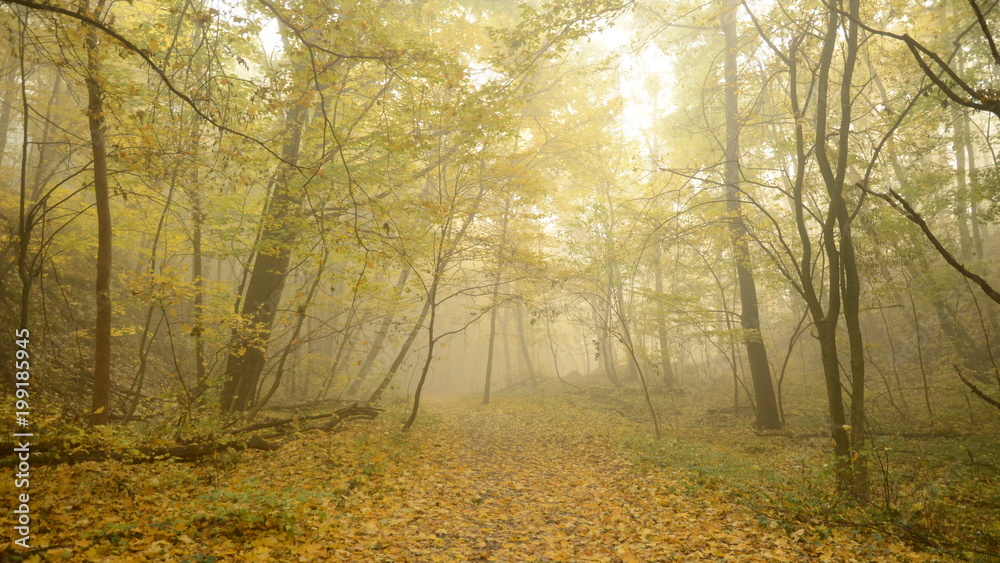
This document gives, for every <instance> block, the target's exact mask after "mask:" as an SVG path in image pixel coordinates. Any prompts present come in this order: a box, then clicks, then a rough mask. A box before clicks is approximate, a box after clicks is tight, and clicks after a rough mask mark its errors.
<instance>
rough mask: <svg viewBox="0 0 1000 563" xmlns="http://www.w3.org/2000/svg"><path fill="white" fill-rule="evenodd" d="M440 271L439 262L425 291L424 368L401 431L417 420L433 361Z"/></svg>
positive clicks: (407, 428)
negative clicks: (429, 285) (427, 313)
mask: <svg viewBox="0 0 1000 563" xmlns="http://www.w3.org/2000/svg"><path fill="white" fill-rule="evenodd" d="M442 270H443V268H441V266H440V262H439V266H438V269H437V271H435V272H434V280H433V281H432V282H431V287H430V289H429V290H428V291H427V303H428V304H429V305H430V307H429V310H430V314H429V316H428V319H427V358H425V359H424V366H423V368H422V369H421V370H420V380H419V381H417V389H416V391H415V392H414V393H413V408H412V409H410V417H409V418H407V419H406V424H404V425H403V430H404V431H406V430H409V429H410V427H411V426H413V423H414V422H416V420H417V413H418V412H419V411H420V396H421V394H422V393H423V390H424V383H426V382H427V373H428V372H429V371H430V368H431V360H432V359H434V345H435V344H436V343H437V340H436V337H435V335H434V321H435V320H436V318H437V290H438V283H439V281H440V279H441V275H442Z"/></svg>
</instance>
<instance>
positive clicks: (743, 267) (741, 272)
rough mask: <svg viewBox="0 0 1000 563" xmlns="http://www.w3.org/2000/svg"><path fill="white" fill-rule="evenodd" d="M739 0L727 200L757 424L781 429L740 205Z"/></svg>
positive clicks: (732, 5)
mask: <svg viewBox="0 0 1000 563" xmlns="http://www.w3.org/2000/svg"><path fill="white" fill-rule="evenodd" d="M737 6H738V3H737V2H734V1H733V0H725V7H724V11H723V14H722V29H723V33H724V35H725V39H726V54H725V76H726V87H725V91H726V170H725V175H726V202H727V208H728V211H729V214H730V216H731V217H730V222H729V229H730V233H731V236H732V239H733V243H732V248H733V255H734V258H735V261H736V277H737V280H738V282H739V288H740V322H741V326H742V329H743V344H744V346H745V347H746V351H747V361H748V363H749V364H750V378H751V380H752V381H753V390H754V398H755V399H756V400H755V403H756V407H757V408H756V412H757V426H758V427H760V428H764V429H768V430H774V429H779V428H781V414H780V413H779V412H778V402H777V399H775V395H774V384H773V383H772V381H771V369H770V366H769V365H768V363H767V349H766V348H765V347H764V341H763V338H762V335H761V332H760V315H759V312H758V306H757V284H756V282H755V281H754V276H753V271H752V270H751V269H750V250H749V247H748V244H747V228H746V223H744V221H743V214H742V209H741V206H740V188H739V185H740V161H739V158H740V156H739V151H740V122H739V107H738V99H737V92H738V89H739V84H738V80H737V78H738V77H737V68H736V53H737V50H738V48H739V45H738V38H737V35H736V9H737Z"/></svg>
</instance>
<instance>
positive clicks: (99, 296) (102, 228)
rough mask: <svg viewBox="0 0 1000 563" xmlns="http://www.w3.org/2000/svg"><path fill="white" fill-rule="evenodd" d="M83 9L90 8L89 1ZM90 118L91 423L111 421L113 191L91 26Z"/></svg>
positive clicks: (98, 11)
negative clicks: (93, 238)
mask: <svg viewBox="0 0 1000 563" xmlns="http://www.w3.org/2000/svg"><path fill="white" fill-rule="evenodd" d="M83 11H84V12H87V11H89V6H88V5H87V4H86V3H85V4H84V7H83ZM103 12H104V0H98V1H97V6H96V7H95V8H94V10H93V12H92V14H93V16H92V17H93V18H94V20H95V21H101V19H102V18H103ZM85 43H86V47H87V79H86V83H87V121H88V123H89V126H90V145H91V150H92V151H93V156H94V197H95V206H94V207H95V209H96V211H97V283H96V287H95V293H96V303H97V308H96V319H95V322H94V329H95V331H94V332H95V335H94V395H93V401H92V402H91V423H93V424H95V425H101V424H107V422H108V415H109V414H110V413H109V412H108V411H109V410H110V408H111V240H112V239H111V234H112V233H111V201H110V200H111V195H110V189H109V186H108V153H107V145H106V143H105V138H104V101H103V95H104V92H103V90H102V87H101V60H100V54H99V53H98V47H99V41H98V38H97V30H96V29H94V28H90V29H88V30H87V35H86V39H85Z"/></svg>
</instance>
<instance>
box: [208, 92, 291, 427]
mask: <svg viewBox="0 0 1000 563" xmlns="http://www.w3.org/2000/svg"><path fill="white" fill-rule="evenodd" d="M306 113H307V109H306V107H305V106H304V105H302V104H299V103H295V104H293V105H292V107H291V108H290V109H289V110H288V114H287V117H286V120H285V123H286V125H287V127H288V131H289V136H288V138H287V139H286V140H285V144H284V147H283V149H282V158H283V159H284V160H285V162H286V163H287V164H282V165H280V168H279V171H278V172H277V173H276V175H275V177H274V179H273V180H272V181H271V182H272V193H271V197H270V201H268V202H267V203H266V205H265V210H264V216H263V217H262V218H261V222H262V227H261V235H260V242H259V244H258V250H257V252H256V255H255V256H254V264H253V270H252V271H251V273H250V278H249V281H248V282H247V287H246V292H245V295H244V297H243V308H242V311H241V315H242V316H243V318H244V319H246V320H247V321H249V327H250V336H249V337H248V335H247V334H244V333H242V332H240V331H237V332H236V333H234V335H233V343H232V346H231V348H230V349H231V351H230V353H229V357H228V358H227V361H226V381H225V383H224V384H223V387H222V396H221V399H222V400H221V403H222V408H223V410H225V411H228V412H235V411H240V412H242V411H245V410H247V409H248V408H249V407H250V405H251V403H253V401H254V399H255V397H254V395H255V393H256V391H257V384H258V382H259V381H260V375H261V373H262V372H263V370H264V362H265V358H266V350H265V348H266V345H267V341H268V340H269V338H270V336H271V329H272V327H273V326H274V319H275V316H276V314H277V312H278V306H279V304H280V303H281V292H282V289H284V286H285V279H286V277H287V275H288V265H289V263H290V261H291V258H292V247H293V246H294V244H295V241H296V240H298V232H297V229H296V228H294V226H293V225H290V224H289V223H290V222H291V220H292V219H293V218H294V216H295V214H296V212H297V211H298V210H299V208H300V207H301V202H300V199H301V196H300V195H299V194H297V193H295V192H294V189H293V187H292V185H291V184H292V181H293V180H292V176H293V174H295V170H294V166H295V164H296V163H297V162H298V158H299V149H300V148H301V145H302V130H303V129H304V127H305V121H306Z"/></svg>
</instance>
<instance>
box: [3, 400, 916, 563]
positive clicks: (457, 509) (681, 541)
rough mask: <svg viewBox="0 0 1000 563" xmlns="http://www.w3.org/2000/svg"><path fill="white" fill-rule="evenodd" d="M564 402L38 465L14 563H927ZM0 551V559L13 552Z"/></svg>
mask: <svg viewBox="0 0 1000 563" xmlns="http://www.w3.org/2000/svg"><path fill="white" fill-rule="evenodd" d="M568 400H569V399H567V398H565V397H559V398H553V399H551V400H548V402H546V401H545V400H535V401H534V402H529V401H515V400H513V399H511V400H508V401H504V400H502V399H501V400H498V401H497V403H499V404H494V405H490V406H489V407H481V406H479V405H477V404H475V403H469V402H465V403H450V404H447V405H441V404H434V405H429V406H428V408H427V409H426V412H425V413H424V414H422V418H421V420H420V422H418V425H417V426H416V427H415V428H414V429H413V430H412V431H411V432H410V433H406V434H402V433H400V432H399V414H398V413H397V414H396V415H389V414H387V415H386V416H383V417H380V419H378V420H376V421H374V422H371V423H364V424H359V425H357V426H354V427H352V428H350V429H348V430H347V431H345V432H341V433H336V434H325V433H316V432H311V433H304V434H302V435H300V436H299V437H298V438H297V439H295V440H292V441H290V442H288V443H286V444H285V445H283V446H282V448H281V449H280V450H278V451H275V452H249V451H248V452H244V453H243V454H240V455H238V456H236V455H235V454H234V455H232V456H221V457H220V458H219V459H215V460H205V462H203V463H199V464H181V463H176V462H170V461H167V462H162V463H157V464H139V465H128V464H123V463H119V462H102V463H93V462H89V463H82V464H79V465H72V466H58V467H52V468H47V469H46V470H45V471H40V472H39V476H38V480H37V485H36V483H35V481H34V480H33V481H32V497H31V498H32V500H33V501H34V502H35V504H34V505H33V507H32V510H33V514H36V516H33V518H35V519H36V520H35V522H37V523H38V525H37V527H36V528H35V532H36V534H37V535H35V536H34V537H33V544H34V545H35V546H37V548H38V549H39V550H40V551H38V552H36V553H33V554H32V555H31V556H30V557H28V558H27V559H26V561H30V562H33V563H35V562H41V561H47V560H52V561H74V562H75V561H82V562H87V563H92V562H105V561H106V562H118V561H129V562H133V561H149V562H157V563H162V562H167V561H177V562H195V561H202V562H208V561H214V562H220V563H221V562H230V561H232V562H239V563H242V562H257V561H259V562H272V561H280V562H300V561H301V562H327V561H341V562H351V563H369V562H383V561H384V562H388V561H393V562H413V563H426V562H435V561H447V562H458V561H507V562H527V561H603V562H616V563H623V562H625V563H631V562H643V563H647V562H649V563H651V562H656V561H722V560H736V561H866V562H867V561H915V560H921V559H930V558H929V557H926V556H924V555H922V554H918V553H914V552H912V551H911V550H910V549H908V548H907V547H906V546H905V545H902V544H900V543H898V542H892V541H887V540H877V539H875V538H874V537H873V535H872V534H865V533H856V534H855V533H854V532H852V531H851V530H849V529H846V528H839V529H838V528H834V529H827V530H825V531H824V532H823V533H821V534H820V533H816V530H811V529H794V528H784V527H780V526H778V525H777V524H773V523H770V522H769V521H767V520H766V519H760V520H759V519H758V517H757V516H756V515H752V514H749V513H748V512H747V511H746V510H744V509H742V508H741V507H739V506H738V505H737V504H735V503H733V502H731V501H730V499H726V498H722V496H721V495H722V494H723V493H720V492H719V491H720V490H724V488H714V489H713V488H706V487H705V486H704V483H703V482H699V481H697V480H693V479H691V478H690V476H689V474H688V473H686V472H685V471H684V470H681V469H670V468H657V467H647V466H643V467H641V468H640V467H637V466H636V464H635V462H634V454H633V453H632V452H630V451H629V450H626V449H624V448H616V447H615V446H613V445H612V444H620V443H621V442H622V435H621V433H620V431H621V429H623V428H628V427H629V425H630V423H628V422H627V421H626V420H625V419H623V418H622V417H620V416H619V415H616V414H609V413H607V412H598V411H588V410H582V409H580V408H577V407H571V408H567V406H568V405H567V404H566V401H568ZM632 430H636V431H638V432H648V429H647V428H645V427H641V428H634V427H633V428H632ZM227 460H228V461H227ZM7 492H8V493H9V492H10V491H7ZM8 498H10V497H9V496H8ZM3 523H4V525H5V526H9V525H10V524H11V521H10V520H7V521H4V522H3ZM7 529H10V528H9V527H8V528H7ZM2 540H3V538H2V537H0V560H4V554H5V553H7V554H8V555H9V554H12V553H20V552H15V551H12V550H11V545H10V544H9V543H8V544H6V545H5V544H4V542H3V541H2ZM16 560H20V559H16Z"/></svg>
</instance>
